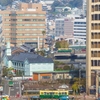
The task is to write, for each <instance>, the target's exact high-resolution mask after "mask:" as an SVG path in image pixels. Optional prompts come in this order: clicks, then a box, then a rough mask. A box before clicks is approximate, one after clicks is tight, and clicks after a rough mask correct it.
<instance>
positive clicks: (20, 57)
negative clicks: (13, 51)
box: [11, 52, 53, 63]
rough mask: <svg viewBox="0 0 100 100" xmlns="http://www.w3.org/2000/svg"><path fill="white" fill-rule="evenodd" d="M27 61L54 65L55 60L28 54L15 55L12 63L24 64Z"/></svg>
mask: <svg viewBox="0 0 100 100" xmlns="http://www.w3.org/2000/svg"><path fill="white" fill-rule="evenodd" d="M25 59H27V60H28V61H29V62H30V63H53V60H52V59H51V58H45V57H42V56H40V55H37V54H34V53H28V52H26V53H25V52H24V53H20V54H17V55H14V56H13V57H12V58H11V60H12V61H21V62H24V61H25Z"/></svg>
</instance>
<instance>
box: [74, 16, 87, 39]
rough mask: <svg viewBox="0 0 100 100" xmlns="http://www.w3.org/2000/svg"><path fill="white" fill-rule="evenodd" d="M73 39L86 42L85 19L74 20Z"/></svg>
mask: <svg viewBox="0 0 100 100" xmlns="http://www.w3.org/2000/svg"><path fill="white" fill-rule="evenodd" d="M74 38H79V39H85V40H86V18H81V19H75V20H74Z"/></svg>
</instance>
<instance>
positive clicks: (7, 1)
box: [0, 0, 13, 6]
mask: <svg viewBox="0 0 100 100" xmlns="http://www.w3.org/2000/svg"><path fill="white" fill-rule="evenodd" d="M12 2H13V0H0V5H2V6H7V5H11V4H12Z"/></svg>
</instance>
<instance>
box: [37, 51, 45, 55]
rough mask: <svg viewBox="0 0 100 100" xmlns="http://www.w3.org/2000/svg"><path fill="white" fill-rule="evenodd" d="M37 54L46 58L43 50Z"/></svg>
mask: <svg viewBox="0 0 100 100" xmlns="http://www.w3.org/2000/svg"><path fill="white" fill-rule="evenodd" d="M37 54H39V55H41V56H45V51H44V50H41V51H37Z"/></svg>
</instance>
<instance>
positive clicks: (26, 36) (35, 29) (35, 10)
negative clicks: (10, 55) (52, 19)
mask: <svg viewBox="0 0 100 100" xmlns="http://www.w3.org/2000/svg"><path fill="white" fill-rule="evenodd" d="M0 14H1V15H2V23H3V26H2V34H3V36H4V38H5V42H10V43H11V44H14V45H21V44H23V43H28V44H33V45H36V46H37V47H38V48H41V47H42V45H43V43H44V42H43V39H44V37H45V35H43V31H46V21H45V19H46V12H45V11H42V4H38V3H34V4H32V3H21V4H20V6H19V9H18V10H13V9H12V10H10V9H7V10H4V11H0Z"/></svg>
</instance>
